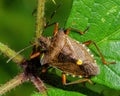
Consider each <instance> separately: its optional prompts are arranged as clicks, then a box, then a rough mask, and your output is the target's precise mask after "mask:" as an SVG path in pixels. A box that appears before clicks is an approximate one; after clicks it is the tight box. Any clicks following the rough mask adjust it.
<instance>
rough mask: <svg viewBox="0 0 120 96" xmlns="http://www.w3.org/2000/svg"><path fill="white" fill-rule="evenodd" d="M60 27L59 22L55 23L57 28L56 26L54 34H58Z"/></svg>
mask: <svg viewBox="0 0 120 96" xmlns="http://www.w3.org/2000/svg"><path fill="white" fill-rule="evenodd" d="M58 28H59V24H58V23H55V28H54V32H53V36H56V34H57V33H58Z"/></svg>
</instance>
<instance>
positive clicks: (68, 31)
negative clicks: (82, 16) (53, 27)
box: [65, 26, 89, 35]
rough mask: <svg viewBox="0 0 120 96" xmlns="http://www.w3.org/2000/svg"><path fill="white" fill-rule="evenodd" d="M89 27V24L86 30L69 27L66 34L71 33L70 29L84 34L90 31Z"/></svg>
mask: <svg viewBox="0 0 120 96" xmlns="http://www.w3.org/2000/svg"><path fill="white" fill-rule="evenodd" d="M88 29H89V26H88V27H87V28H86V29H85V30H84V31H80V30H77V29H75V28H68V29H67V30H66V31H65V34H67V35H68V34H69V33H70V31H75V32H78V33H79V34H81V35H83V34H85V33H86V32H87V31H88Z"/></svg>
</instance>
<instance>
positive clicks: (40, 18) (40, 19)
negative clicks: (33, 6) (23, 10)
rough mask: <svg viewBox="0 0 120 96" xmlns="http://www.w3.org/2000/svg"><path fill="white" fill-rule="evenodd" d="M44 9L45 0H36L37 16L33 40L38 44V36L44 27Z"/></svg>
mask: <svg viewBox="0 0 120 96" xmlns="http://www.w3.org/2000/svg"><path fill="white" fill-rule="evenodd" d="M44 9H45V0H38V6H37V17H36V36H35V42H36V43H37V44H38V38H40V36H41V34H42V32H43V29H44Z"/></svg>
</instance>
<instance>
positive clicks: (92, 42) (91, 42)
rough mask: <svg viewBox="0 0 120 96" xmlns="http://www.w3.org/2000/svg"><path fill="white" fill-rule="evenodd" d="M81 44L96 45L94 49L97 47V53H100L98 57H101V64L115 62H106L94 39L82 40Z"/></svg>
mask: <svg viewBox="0 0 120 96" xmlns="http://www.w3.org/2000/svg"><path fill="white" fill-rule="evenodd" d="M83 44H85V45H86V46H87V45H90V44H93V45H94V46H95V47H96V49H97V51H98V53H99V55H100V57H101V60H102V62H103V64H115V62H107V61H106V60H105V58H104V56H103V54H102V52H101V51H100V49H99V47H98V46H97V44H96V43H95V42H94V41H92V40H89V41H86V42H83Z"/></svg>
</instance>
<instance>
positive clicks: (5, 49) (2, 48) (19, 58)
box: [0, 42, 24, 64]
mask: <svg viewBox="0 0 120 96" xmlns="http://www.w3.org/2000/svg"><path fill="white" fill-rule="evenodd" d="M0 51H1V52H2V53H3V54H4V55H6V56H8V57H9V58H12V60H13V61H14V62H15V63H17V64H20V63H22V62H23V61H24V58H23V57H22V56H21V55H20V54H17V53H16V52H15V51H13V50H12V49H10V48H9V47H8V46H7V45H4V44H3V43H1V42H0ZM13 57H14V58H13Z"/></svg>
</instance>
